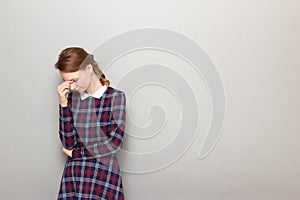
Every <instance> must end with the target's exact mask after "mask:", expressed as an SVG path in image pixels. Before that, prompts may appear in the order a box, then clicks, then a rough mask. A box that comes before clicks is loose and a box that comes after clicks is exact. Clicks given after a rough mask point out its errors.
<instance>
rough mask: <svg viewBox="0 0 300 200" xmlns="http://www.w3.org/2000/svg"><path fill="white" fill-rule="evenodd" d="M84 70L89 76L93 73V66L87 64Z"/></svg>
mask: <svg viewBox="0 0 300 200" xmlns="http://www.w3.org/2000/svg"><path fill="white" fill-rule="evenodd" d="M86 70H87V71H88V72H89V74H92V72H93V66H92V65H91V64H88V65H87V66H86Z"/></svg>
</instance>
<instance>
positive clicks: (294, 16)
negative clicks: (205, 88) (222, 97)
mask: <svg viewBox="0 0 300 200" xmlns="http://www.w3.org/2000/svg"><path fill="white" fill-rule="evenodd" d="M299 8H300V3H299V1H297V0H264V1H261V0H260V1H259V0H251V1H249V0H242V1H241V0H229V1H217V0H206V1H202V0H197V1H196V0H194V1H183V0H182V1H169V0H166V1H156V0H151V1H103V0H88V1H79V0H75V1H74V0H73V1H71V0H60V1H58V0H53V1H37V0H26V1H16V0H10V1H1V6H0V10H1V12H0V17H1V20H0V22H1V39H0V42H1V73H0V74H1V80H0V81H1V113H2V114H1V127H2V131H1V136H2V138H1V140H0V147H1V151H0V155H1V170H0V199H3V200H16V199H24V200H27V199H28V200H32V199H43V200H53V199H55V198H56V195H57V192H58V186H59V182H60V177H61V173H62V169H63V164H64V161H65V156H64V155H63V154H62V153H61V144H60V142H59V139H58V136H57V128H58V127H57V123H58V101H57V95H56V86H57V84H58V83H59V82H60V77H59V74H58V72H57V71H56V70H55V69H54V67H53V65H54V63H55V62H56V59H57V56H58V53H59V52H60V51H61V50H62V49H63V48H65V47H67V46H83V47H84V48H85V49H87V50H90V51H91V50H93V49H94V48H96V46H97V45H99V44H100V43H101V42H103V41H105V40H107V39H109V38H110V37H111V36H113V35H116V34H119V33H121V32H124V31H129V30H132V29H137V28H143V27H156V28H166V29H170V30H174V31H178V32H180V33H182V34H185V35H187V36H188V37H190V38H192V39H193V40H194V41H195V42H197V43H198V44H200V45H201V46H202V47H203V48H204V49H205V50H206V51H207V53H208V54H209V56H210V57H211V58H212V59H213V61H214V63H215V64H216V66H217V68H218V71H219V72H220V75H221V77H222V79H223V82H224V87H225V90H226V97H227V106H226V110H227V116H226V124H225V126H224V130H223V132H222V137H221V138H220V140H219V142H218V144H217V145H216V147H215V149H214V151H213V152H212V153H211V154H210V155H209V156H208V157H207V158H205V159H204V160H198V159H197V157H196V154H197V151H198V150H199V144H200V142H199V140H196V141H195V143H194V144H193V145H192V146H191V148H190V149H189V150H188V151H187V152H186V153H185V154H184V156H183V157H182V158H180V159H179V160H178V161H177V162H176V163H174V164H173V165H171V166H170V167H168V168H165V169H163V170H159V171H157V172H153V173H147V174H130V173H124V174H123V184H124V191H125V196H126V199H127V200H150V199H159V200H160V199H163V200H167V199H174V200H175V199H176V200H181V199H195V200H196V199H203V200H220V199H222V200H227V199H228V200H233V199H235V200H239V199H251V200H252V199H256V200H259V199H261V200H267V199H269V200H276V199H278V200H282V199H285V200H296V199H299V198H300V191H299V187H300V158H299V152H300V145H299V141H300V134H299V130H300V129H299V128H300V117H299V116H300V115H299V111H300V104H299V102H300V94H299V83H300V81H299V74H300V68H299V66H300V61H299V52H300V38H299V35H300V26H299V24H300V13H299ZM108 77H109V74H108Z"/></svg>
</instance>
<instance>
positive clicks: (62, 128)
mask: <svg viewBox="0 0 300 200" xmlns="http://www.w3.org/2000/svg"><path fill="white" fill-rule="evenodd" d="M59 138H60V140H61V142H62V145H63V146H64V147H65V148H66V149H71V148H73V147H74V146H75V145H76V143H77V140H76V130H75V129H74V127H73V117H72V112H71V110H70V108H69V107H67V106H62V105H60V104H59Z"/></svg>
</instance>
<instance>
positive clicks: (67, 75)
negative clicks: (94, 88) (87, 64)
mask: <svg viewBox="0 0 300 200" xmlns="http://www.w3.org/2000/svg"><path fill="white" fill-rule="evenodd" d="M59 73H60V75H61V77H62V78H63V79H64V80H65V81H69V80H72V79H76V78H77V77H78V74H79V71H76V72H62V71H60V72H59Z"/></svg>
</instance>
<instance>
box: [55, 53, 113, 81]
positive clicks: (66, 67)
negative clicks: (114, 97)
mask: <svg viewBox="0 0 300 200" xmlns="http://www.w3.org/2000/svg"><path fill="white" fill-rule="evenodd" d="M88 64H91V65H92V66H93V70H94V72H95V74H96V75H97V76H98V77H99V80H100V82H101V84H102V85H107V86H109V85H110V81H109V80H107V79H106V78H105V75H104V73H103V72H102V71H101V69H100V68H99V66H98V64H97V62H96V61H95V60H94V56H93V55H92V54H89V53H87V52H86V51H85V50H84V49H83V48H80V47H68V48H66V49H64V50H63V51H62V52H61V53H60V54H59V56H58V61H57V62H56V63H55V68H56V69H59V70H60V71H63V72H76V71H78V70H79V69H80V68H81V66H83V67H86V66H87V65H88Z"/></svg>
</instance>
